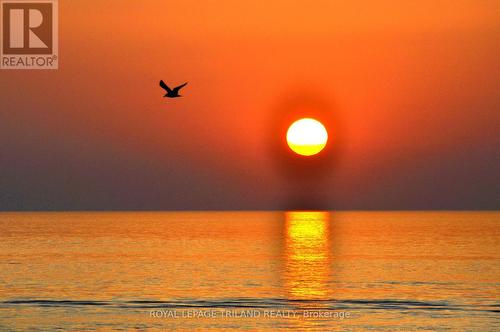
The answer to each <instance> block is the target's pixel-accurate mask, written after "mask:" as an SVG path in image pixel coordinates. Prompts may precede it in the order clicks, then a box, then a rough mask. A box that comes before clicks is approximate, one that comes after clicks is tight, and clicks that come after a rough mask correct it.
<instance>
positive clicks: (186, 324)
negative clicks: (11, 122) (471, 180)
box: [0, 212, 500, 331]
mask: <svg viewBox="0 0 500 332" xmlns="http://www.w3.org/2000/svg"><path fill="white" fill-rule="evenodd" d="M499 226H500V213H498V212H461V213H456V212H397V213H396V212H393V213H389V212H341V213H336V212H237V213H233V212H208V213H205V212H198V213H3V214H0V330H2V331H3V330H5V331H26V330H34V331H40V330H48V331H52V330H56V329H60V330H71V331H86V330H123V331H128V330H134V329H137V330H148V329H150V330H169V329H170V330H174V329H175V330H189V331H196V330H198V331H206V330H228V331H230V330H234V329H237V328H241V329H246V330H249V331H266V330H269V331H275V330H280V329H296V330H299V331H336V330H345V331H350V330H352V331H363V330H376V331H380V330H387V331H394V330H403V331H411V330H432V331H434V330H443V331H445V330H446V331H495V330H496V331H498V330H500V319H499V318H500V315H499V313H500V287H499V286H500V227H499Z"/></svg>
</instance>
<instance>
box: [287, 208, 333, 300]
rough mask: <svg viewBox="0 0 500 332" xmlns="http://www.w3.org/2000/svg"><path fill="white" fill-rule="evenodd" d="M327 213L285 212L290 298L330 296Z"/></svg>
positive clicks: (328, 217)
mask: <svg viewBox="0 0 500 332" xmlns="http://www.w3.org/2000/svg"><path fill="white" fill-rule="evenodd" d="M329 221H330V213H328V212H287V213H285V236H286V238H285V250H284V260H285V262H284V263H285V264H284V267H285V268H284V285H285V289H286V291H287V293H288V297H289V298H291V299H300V300H311V299H325V298H326V297H328V289H329V287H328V281H329V279H330V259H329V252H330V250H329Z"/></svg>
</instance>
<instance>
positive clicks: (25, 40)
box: [0, 0, 59, 69]
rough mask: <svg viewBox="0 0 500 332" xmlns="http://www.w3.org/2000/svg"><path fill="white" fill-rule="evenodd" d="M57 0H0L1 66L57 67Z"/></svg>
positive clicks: (18, 67) (13, 67)
mask: <svg viewBox="0 0 500 332" xmlns="http://www.w3.org/2000/svg"><path fill="white" fill-rule="evenodd" d="M57 5H58V3H57V0H1V10H2V12H1V18H2V24H1V27H2V33H1V36H2V43H1V53H0V56H1V63H0V68H1V69H57V68H58V62H59V61H58V6H57Z"/></svg>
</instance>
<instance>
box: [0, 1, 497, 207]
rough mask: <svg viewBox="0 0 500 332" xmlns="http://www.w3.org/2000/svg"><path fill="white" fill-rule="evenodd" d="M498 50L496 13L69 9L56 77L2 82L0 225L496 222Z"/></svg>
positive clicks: (418, 4)
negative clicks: (14, 215) (313, 138)
mask: <svg viewBox="0 0 500 332" xmlns="http://www.w3.org/2000/svg"><path fill="white" fill-rule="evenodd" d="M499 36H500V3H499V2H498V1H486V0H470V1H460V0H455V1H443V0H441V1H440V0H432V1H429V0H423V1H412V2H410V1H387V0H385V1H384V0H382V1H333V0H332V1H326V0H324V1H321V0H318V1H311V2H309V3H307V4H306V3H305V2H304V1H295V0H274V1H266V2H263V1H245V0H240V1H234V0H218V1H211V0H206V1H199V0H196V1H195V0H184V1H162V0H145V1H129V0H120V1H118V0H102V1H88V0H72V1H60V3H59V61H60V62H59V69H58V70H39V71H34V70H18V71H16V70H1V71H0V87H1V88H0V210H25V211H27V210H209V209H210V210H211V209H216V210H228V209H231V210H239V209H241V210H247V209H261V210H280V209H309V208H310V209H340V210H342V209H348V210H391V209H398V210H401V209H402V210H420V209H423V210H425V209H443V210H447V209H448V210H449V209H461V210H462V209H464V210H466V209H498V208H499V207H500V205H499V202H500V176H499V174H500V157H499V156H500V93H499V91H500V80H499V77H500V67H499V61H498V59H499V57H500V52H499V51H500V42H499V41H500V39H499ZM160 79H163V80H164V81H165V82H167V84H170V85H176V84H177V85H178V84H181V83H184V82H189V84H188V85H187V86H186V87H185V88H184V89H183V90H181V92H182V94H183V95H184V97H182V98H178V99H172V100H170V99H164V98H162V96H163V94H164V91H163V90H162V89H161V88H160V87H159V86H158V82H159V80H160ZM303 108H308V109H310V110H311V111H312V112H317V114H320V115H321V117H323V118H324V119H325V121H326V122H328V128H329V136H330V140H329V142H328V147H329V149H328V151H325V155H324V156H322V157H321V158H323V160H321V162H311V163H309V162H305V161H304V160H302V159H293V158H292V157H290V155H289V154H287V151H285V149H286V146H285V144H284V142H283V135H282V128H283V127H284V126H285V127H286V126H287V125H288V122H287V121H289V119H290V117H289V115H290V114H298V113H300V112H301V110H300V109H303Z"/></svg>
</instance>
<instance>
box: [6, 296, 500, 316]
mask: <svg viewBox="0 0 500 332" xmlns="http://www.w3.org/2000/svg"><path fill="white" fill-rule="evenodd" d="M16 306H36V307H86V306H94V307H111V308H142V309H155V308H158V309H160V308H164V309H190V308H199V309H203V308H231V309H240V308H241V309H246V308H254V309H287V310H301V309H308V310H314V309H317V310H338V309H358V310H363V309H370V310H377V309H379V310H388V309H389V310H390V309H392V310H448V311H484V312H495V313H498V312H499V309H500V304H485V305H479V306H478V305H475V306H470V305H469V306H468V305H458V304H451V303H448V302H445V301H416V300H398V299H347V300H346V299H344V300H336V299H327V300H297V299H283V298H262V299H259V298H227V299H177V300H167V301H161V300H129V301H92V300H47V299H18V300H8V301H0V307H16Z"/></svg>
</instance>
